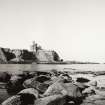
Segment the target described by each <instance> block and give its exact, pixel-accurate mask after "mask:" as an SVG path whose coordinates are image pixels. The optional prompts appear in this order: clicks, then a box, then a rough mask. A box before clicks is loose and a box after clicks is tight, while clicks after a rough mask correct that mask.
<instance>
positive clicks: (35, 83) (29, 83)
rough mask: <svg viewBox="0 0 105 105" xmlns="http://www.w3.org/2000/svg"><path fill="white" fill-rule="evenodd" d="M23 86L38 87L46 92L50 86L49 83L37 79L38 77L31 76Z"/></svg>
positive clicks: (40, 90) (41, 91)
mask: <svg viewBox="0 0 105 105" xmlns="http://www.w3.org/2000/svg"><path fill="white" fill-rule="evenodd" d="M23 86H24V87H25V88H34V89H37V90H38V91H39V92H40V93H44V92H45V91H46V89H47V88H48V86H49V84H45V83H40V82H38V81H36V78H31V79H28V80H26V81H24V83H23Z"/></svg>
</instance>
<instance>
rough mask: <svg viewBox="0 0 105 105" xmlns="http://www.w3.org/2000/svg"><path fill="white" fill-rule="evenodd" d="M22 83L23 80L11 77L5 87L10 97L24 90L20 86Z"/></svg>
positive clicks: (18, 77)
mask: <svg viewBox="0 0 105 105" xmlns="http://www.w3.org/2000/svg"><path fill="white" fill-rule="evenodd" d="M23 81H24V80H23V78H22V77H20V76H16V75H14V76H12V77H11V79H10V81H9V82H8V83H7V85H6V89H7V92H8V93H9V94H10V95H14V94H16V93H18V92H19V91H21V90H22V89H24V87H23V86H22V84H23Z"/></svg>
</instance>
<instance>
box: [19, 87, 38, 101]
mask: <svg viewBox="0 0 105 105" xmlns="http://www.w3.org/2000/svg"><path fill="white" fill-rule="evenodd" d="M18 94H32V95H34V96H35V99H37V98H38V97H39V93H38V91H37V90H36V89H34V88H28V89H23V90H21V91H20V92H19V93H18Z"/></svg>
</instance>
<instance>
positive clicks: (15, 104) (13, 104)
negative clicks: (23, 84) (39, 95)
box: [1, 95, 21, 105]
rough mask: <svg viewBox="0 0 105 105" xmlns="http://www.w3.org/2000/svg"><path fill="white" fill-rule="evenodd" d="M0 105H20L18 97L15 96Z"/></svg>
mask: <svg viewBox="0 0 105 105" xmlns="http://www.w3.org/2000/svg"><path fill="white" fill-rule="evenodd" d="M1 105H21V99H20V95H15V96H12V97H10V98H8V99H7V100H5V101H4V102H3V103H2V104H1Z"/></svg>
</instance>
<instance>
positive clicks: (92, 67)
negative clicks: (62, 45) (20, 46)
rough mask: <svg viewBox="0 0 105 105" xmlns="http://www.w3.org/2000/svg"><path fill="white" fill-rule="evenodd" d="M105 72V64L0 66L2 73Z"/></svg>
mask: <svg viewBox="0 0 105 105" xmlns="http://www.w3.org/2000/svg"><path fill="white" fill-rule="evenodd" d="M52 69H57V70H60V71H71V70H73V71H76V70H77V71H105V64H0V71H10V72H16V71H49V70H52Z"/></svg>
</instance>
